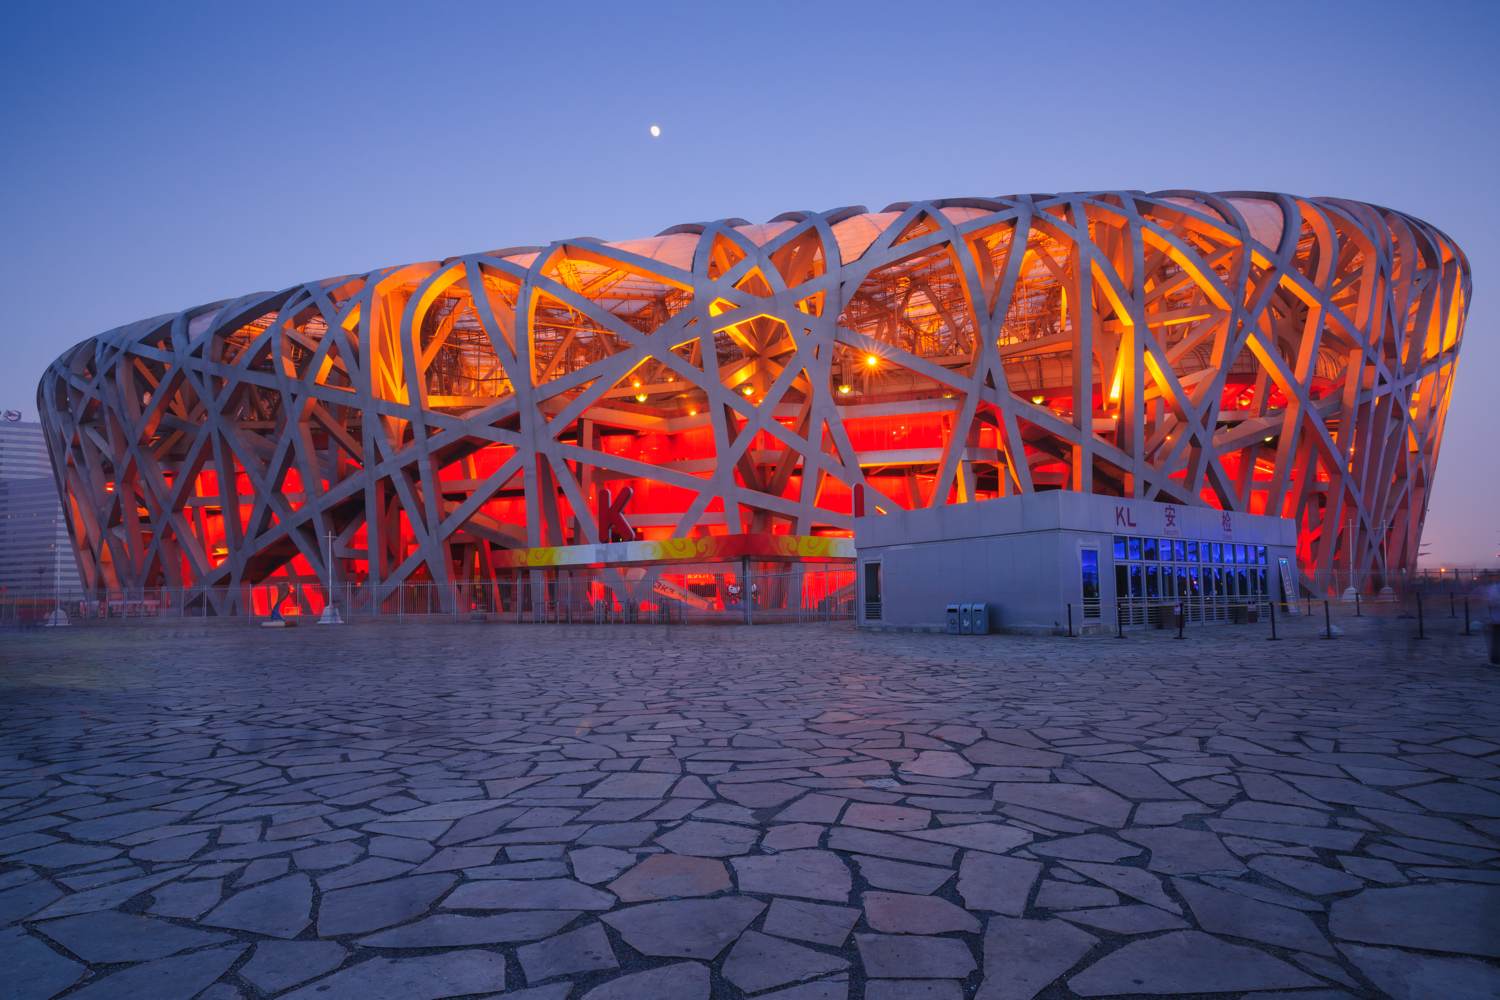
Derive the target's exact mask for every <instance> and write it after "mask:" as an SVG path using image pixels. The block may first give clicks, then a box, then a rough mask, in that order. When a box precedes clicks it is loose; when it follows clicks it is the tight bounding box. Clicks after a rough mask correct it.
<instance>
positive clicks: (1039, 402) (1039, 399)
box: [1031, 393, 1047, 406]
mask: <svg viewBox="0 0 1500 1000" xmlns="http://www.w3.org/2000/svg"><path fill="white" fill-rule="evenodd" d="M1031 401H1032V402H1033V403H1035V404H1036V405H1037V406H1041V405H1042V404H1043V403H1045V402H1046V401H1047V397H1046V396H1043V395H1041V394H1040V393H1038V394H1037V395H1035V396H1032V397H1031Z"/></svg>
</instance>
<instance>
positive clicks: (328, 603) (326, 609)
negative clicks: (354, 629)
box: [318, 531, 344, 625]
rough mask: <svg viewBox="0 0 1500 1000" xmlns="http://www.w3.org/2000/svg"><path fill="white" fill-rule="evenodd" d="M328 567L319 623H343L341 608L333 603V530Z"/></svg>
mask: <svg viewBox="0 0 1500 1000" xmlns="http://www.w3.org/2000/svg"><path fill="white" fill-rule="evenodd" d="M324 565H325V566H326V567H327V568H328V586H327V588H326V589H325V590H324V592H323V613H322V614H321V615H319V616H318V624H319V625H342V624H344V619H343V618H341V617H340V616H339V609H338V607H337V606H336V605H335V604H334V603H333V532H332V531H330V532H329V533H328V547H327V556H326V562H325V563H324Z"/></svg>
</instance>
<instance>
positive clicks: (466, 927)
mask: <svg viewBox="0 0 1500 1000" xmlns="http://www.w3.org/2000/svg"><path fill="white" fill-rule="evenodd" d="M578 915H579V911H578V910H521V911H518V912H516V913H491V914H486V915H484V916H467V915H465V914H461V913H439V914H436V915H435V916H431V917H425V918H423V919H421V920H418V921H415V922H413V923H410V924H406V925H404V926H401V927H393V928H391V929H390V930H385V931H381V932H379V933H378V934H371V935H369V936H367V937H362V938H360V939H359V944H360V945H362V946H364V947H367V948H456V947H463V946H467V945H479V944H512V943H514V942H517V941H535V940H537V939H538V938H544V937H547V936H549V935H552V934H556V933H557V932H558V931H560V930H562V929H563V928H564V927H566V926H567V925H568V924H570V923H572V922H573V920H574V918H576V917H577V916H578Z"/></svg>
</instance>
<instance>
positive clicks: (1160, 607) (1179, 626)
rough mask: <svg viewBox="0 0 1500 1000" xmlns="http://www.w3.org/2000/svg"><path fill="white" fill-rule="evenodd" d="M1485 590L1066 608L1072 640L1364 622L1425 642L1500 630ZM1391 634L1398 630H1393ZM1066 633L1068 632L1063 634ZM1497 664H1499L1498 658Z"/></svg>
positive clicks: (1327, 633) (1328, 628) (1273, 631)
mask: <svg viewBox="0 0 1500 1000" xmlns="http://www.w3.org/2000/svg"><path fill="white" fill-rule="evenodd" d="M1492 601H1493V598H1492V597H1491V595H1490V594H1489V593H1488V592H1487V591H1486V589H1485V587H1484V586H1471V587H1465V588H1457V587H1452V588H1446V589H1442V590H1437V589H1436V588H1435V587H1413V588H1412V589H1411V590H1410V591H1408V592H1407V593H1405V594H1393V595H1383V596H1382V595H1377V596H1375V597H1369V596H1366V595H1363V594H1360V595H1358V596H1356V597H1354V598H1353V599H1351V600H1348V601H1345V600H1343V599H1342V598H1315V597H1311V596H1305V597H1301V598H1298V599H1297V600H1294V601H1290V602H1288V601H1273V600H1270V599H1269V598H1268V597H1266V596H1265V595H1251V596H1248V597H1242V598H1238V599H1234V600H1233V601H1223V600H1222V599H1220V600H1215V599H1212V598H1204V597H1203V596H1201V595H1193V596H1189V597H1187V598H1153V599H1131V598H1128V597H1127V598H1125V599H1123V600H1119V601H1104V602H1100V601H1098V600H1097V599H1096V600H1093V601H1085V602H1084V603H1083V604H1068V605H1067V606H1066V608H1065V609H1064V614H1065V615H1066V622H1067V631H1066V634H1067V635H1068V636H1069V637H1070V638H1073V637H1079V636H1083V635H1088V634H1096V635H1097V634H1099V633H1105V634H1113V635H1118V636H1119V637H1120V638H1125V637H1126V636H1127V634H1129V633H1136V632H1141V631H1144V630H1149V629H1151V628H1153V627H1154V628H1157V629H1168V630H1173V631H1176V632H1177V635H1178V637H1179V638H1181V637H1183V635H1184V633H1185V632H1187V631H1188V630H1189V629H1190V628H1191V627H1192V626H1201V625H1204V624H1208V623H1214V622H1233V623H1235V624H1240V625H1257V624H1258V625H1259V626H1260V628H1261V629H1263V630H1265V631H1266V632H1268V634H1267V635H1266V638H1267V639H1277V638H1283V637H1286V636H1284V635H1281V634H1278V631H1280V632H1281V633H1286V632H1288V631H1291V632H1294V633H1296V634H1299V635H1303V636H1306V635H1309V634H1312V635H1317V636H1318V637H1319V638H1323V639H1335V638H1338V637H1339V636H1340V635H1341V634H1343V630H1344V629H1345V628H1346V627H1349V626H1351V625H1354V624H1356V623H1360V622H1364V623H1368V624H1370V625H1372V626H1378V627H1381V628H1385V629H1386V630H1387V634H1402V633H1404V634H1406V635H1407V636H1408V638H1411V639H1416V640H1421V639H1429V638H1435V637H1438V636H1442V635H1461V636H1466V637H1467V636H1475V635H1479V634H1481V633H1483V632H1484V631H1485V630H1486V628H1488V627H1491V626H1493V625H1496V624H1500V606H1497V604H1495V603H1492ZM1391 630H1394V632H1392V631H1391ZM1058 631H1059V633H1061V632H1062V630H1061V629H1059V630H1058ZM1495 655H1496V654H1494V653H1492V654H1491V656H1492V658H1493V657H1494V656H1495ZM1495 662H1500V660H1496V661H1495Z"/></svg>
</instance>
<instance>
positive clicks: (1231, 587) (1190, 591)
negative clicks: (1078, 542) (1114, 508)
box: [1114, 535, 1270, 625]
mask: <svg viewBox="0 0 1500 1000" xmlns="http://www.w3.org/2000/svg"><path fill="white" fill-rule="evenodd" d="M1114 562H1115V600H1116V601H1117V602H1119V607H1120V612H1121V614H1122V615H1123V616H1124V619H1125V624H1127V625H1140V624H1144V623H1146V622H1147V621H1149V620H1150V619H1151V616H1152V611H1151V609H1152V608H1153V607H1155V608H1162V609H1168V610H1170V609H1171V608H1172V607H1174V606H1175V605H1177V604H1178V603H1181V604H1182V606H1183V611H1184V612H1185V613H1186V614H1187V620H1188V621H1190V622H1191V621H1227V620H1228V619H1229V618H1230V617H1231V616H1232V614H1233V609H1234V608H1235V607H1237V606H1246V605H1250V606H1261V605H1263V604H1265V602H1266V601H1267V600H1268V597H1267V596H1266V595H1267V594H1268V593H1269V592H1270V591H1269V576H1268V572H1269V566H1268V557H1267V554H1266V547H1265V546H1264V545H1241V544H1238V543H1235V542H1209V541H1204V540H1202V539H1183V538H1149V537H1141V536H1136V535H1115V536H1114Z"/></svg>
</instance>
